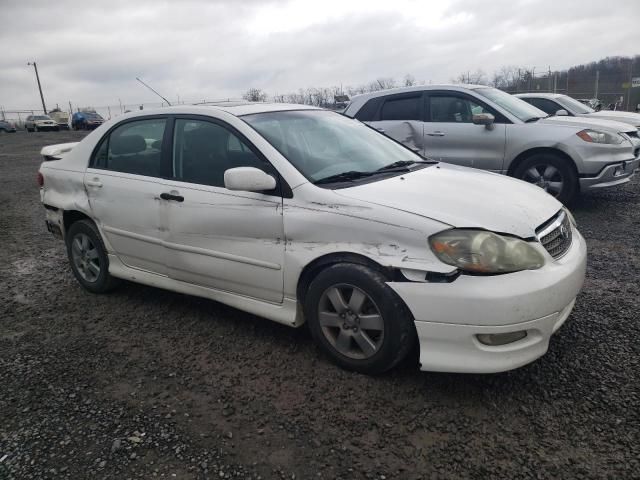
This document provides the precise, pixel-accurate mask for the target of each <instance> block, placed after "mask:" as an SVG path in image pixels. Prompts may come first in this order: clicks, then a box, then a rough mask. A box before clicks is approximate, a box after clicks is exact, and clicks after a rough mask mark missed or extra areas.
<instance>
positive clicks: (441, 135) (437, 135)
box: [427, 132, 444, 137]
mask: <svg viewBox="0 0 640 480" xmlns="http://www.w3.org/2000/svg"><path fill="white" fill-rule="evenodd" d="M427 135H429V136H430V137H444V132H431V133H427Z"/></svg>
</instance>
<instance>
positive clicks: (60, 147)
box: [40, 142, 79, 162]
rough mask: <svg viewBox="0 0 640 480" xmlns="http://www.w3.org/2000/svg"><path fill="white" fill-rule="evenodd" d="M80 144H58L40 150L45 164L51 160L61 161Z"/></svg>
mask: <svg viewBox="0 0 640 480" xmlns="http://www.w3.org/2000/svg"><path fill="white" fill-rule="evenodd" d="M78 143H79V142H72V143H58V144H57V145H47V146H46V147H43V148H42V150H40V155H42V157H43V158H44V160H45V162H48V161H50V160H60V159H61V158H62V157H64V156H65V155H66V154H67V153H69V152H70V151H71V150H73V147H75V146H76V145H77V144H78Z"/></svg>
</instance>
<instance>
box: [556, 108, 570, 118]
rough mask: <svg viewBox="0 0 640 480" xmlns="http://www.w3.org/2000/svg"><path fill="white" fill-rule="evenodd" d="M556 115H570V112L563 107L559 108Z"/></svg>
mask: <svg viewBox="0 0 640 480" xmlns="http://www.w3.org/2000/svg"><path fill="white" fill-rule="evenodd" d="M556 116H557V117H568V116H569V112H567V111H566V110H565V109H564V108H561V109H560V110H558V111H557V112H556Z"/></svg>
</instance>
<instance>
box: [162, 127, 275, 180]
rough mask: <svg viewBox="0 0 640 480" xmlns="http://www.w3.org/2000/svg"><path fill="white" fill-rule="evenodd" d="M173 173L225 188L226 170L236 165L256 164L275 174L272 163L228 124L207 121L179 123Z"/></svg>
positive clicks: (176, 132)
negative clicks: (231, 129) (254, 149)
mask: <svg viewBox="0 0 640 480" xmlns="http://www.w3.org/2000/svg"><path fill="white" fill-rule="evenodd" d="M173 135H174V137H173V176H174V178H175V179H176V180H180V181H183V182H189V183H196V184H200V185H211V186H213V187H224V172H225V171H226V170H228V169H230V168H235V167H256V168H259V169H261V170H264V171H265V172H267V173H272V168H271V165H270V164H268V163H267V162H265V161H264V160H262V159H261V158H259V157H258V156H257V155H256V154H255V153H253V151H252V150H251V149H250V148H249V146H247V144H246V143H245V142H244V141H243V140H242V139H241V138H239V137H238V136H237V135H235V134H234V133H232V132H231V131H230V130H228V129H226V128H225V127H223V126H221V125H218V124H217V123H213V122H207V121H203V120H182V119H178V120H176V122H175V127H174V134H173Z"/></svg>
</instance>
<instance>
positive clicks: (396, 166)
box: [376, 160, 438, 172]
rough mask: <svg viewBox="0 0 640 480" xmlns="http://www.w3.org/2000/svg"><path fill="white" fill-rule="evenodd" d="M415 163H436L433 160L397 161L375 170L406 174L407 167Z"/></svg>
mask: <svg viewBox="0 0 640 480" xmlns="http://www.w3.org/2000/svg"><path fill="white" fill-rule="evenodd" d="M416 163H438V162H436V161H434V160H398V161H397V162H393V163H390V164H389V165H385V166H384V167H380V168H379V169H377V170H376V172H393V171H401V172H408V171H409V169H408V168H407V167H408V166H409V165H415V164H416Z"/></svg>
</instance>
